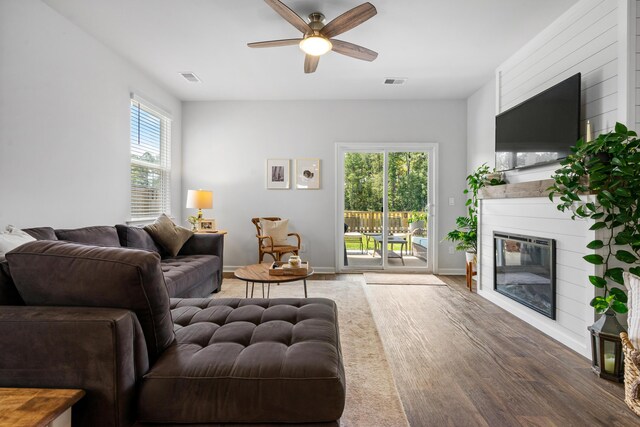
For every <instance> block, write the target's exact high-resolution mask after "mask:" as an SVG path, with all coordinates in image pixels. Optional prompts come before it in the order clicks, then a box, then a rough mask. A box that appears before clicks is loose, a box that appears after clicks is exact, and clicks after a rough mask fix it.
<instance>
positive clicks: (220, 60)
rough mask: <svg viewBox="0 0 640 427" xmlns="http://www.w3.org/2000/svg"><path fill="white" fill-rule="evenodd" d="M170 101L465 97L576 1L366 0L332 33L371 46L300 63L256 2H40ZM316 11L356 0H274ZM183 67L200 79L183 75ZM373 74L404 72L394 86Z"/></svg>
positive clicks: (288, 29)
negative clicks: (355, 16) (365, 16)
mask: <svg viewBox="0 0 640 427" xmlns="http://www.w3.org/2000/svg"><path fill="white" fill-rule="evenodd" d="M44 1H45V3H47V4H49V5H50V6H51V7H52V8H54V9H55V10H57V11H58V12H59V13H61V14H62V15H64V16H66V17H67V18H68V19H70V20H71V21H72V22H74V23H75V24H77V25H78V26H79V27H81V28H82V29H84V30H85V31H86V32H87V33H89V34H91V35H93V36H94V37H96V38H97V39H98V40H100V41H102V42H103V43H104V44H106V45H107V46H109V47H110V48H112V49H113V50H114V51H116V52H118V53H119V54H121V55H122V56H124V57H125V58H127V59H129V60H130V61H131V62H133V63H134V64H136V65H137V66H138V67H139V68H141V69H142V70H144V71H145V72H146V73H147V74H149V75H150V76H152V77H153V78H154V79H156V80H157V81H158V82H159V83H160V84H162V85H163V86H164V87H166V88H167V89H169V90H170V91H171V92H172V93H173V94H174V95H176V96H177V97H178V98H180V99H182V100H236V99H237V100H245V99H250V100H259V99H439V98H466V97H468V96H469V95H471V94H472V93H473V92H475V91H476V90H477V89H478V88H479V87H480V86H482V85H483V84H484V83H486V82H487V81H488V80H489V79H491V78H492V76H493V72H494V70H495V68H496V67H497V66H498V65H499V64H500V63H501V62H503V61H504V60H505V59H507V58H508V57H509V56H510V55H511V54H513V53H514V52H515V51H516V50H517V49H518V48H520V47H521V46H523V45H524V44H525V43H526V42H527V41H528V40H530V39H531V38H532V37H533V36H535V35H536V34H537V33H539V32H540V31H541V30H542V29H543V28H545V27H546V26H547V25H549V24H550V23H551V22H553V20H555V19H556V18H557V17H558V16H559V15H560V14H562V13H563V12H564V11H565V10H567V9H568V8H569V7H570V6H572V5H573V4H574V3H576V0H535V1H533V0H455V1H454V0H428V1H425V0H371V2H372V3H373V4H374V5H375V6H376V8H377V9H378V14H377V15H376V16H375V17H373V18H372V19H370V20H369V21H367V22H365V23H364V24H362V25H361V26H359V27H357V28H355V29H353V30H351V31H349V32H347V33H344V34H342V35H340V36H339V38H340V39H341V40H345V41H349V42H352V43H356V44H359V45H362V46H365V47H368V48H370V49H373V50H375V51H377V52H378V53H379V56H378V59H376V60H375V61H374V62H372V63H369V62H365V61H359V60H356V59H352V58H349V57H346V56H343V55H339V54H336V53H333V52H330V53H328V54H327V55H325V56H323V57H322V58H321V60H320V65H319V67H318V71H317V72H316V73H315V74H304V73H303V68H302V65H303V59H304V56H303V54H302V52H301V51H300V49H299V48H298V47H296V46H289V47H279V48H272V49H249V48H248V47H247V46H246V43H247V42H253V41H262V40H273V39H281V38H295V37H299V36H300V33H299V32H298V30H296V29H295V28H294V27H292V26H291V25H290V24H288V23H287V22H286V21H284V20H283V19H282V18H281V17H280V16H279V15H277V14H276V13H275V12H274V11H273V10H272V9H271V8H270V7H269V6H268V5H267V4H265V3H264V2H263V1H261V0H44ZM284 3H285V4H287V5H288V6H289V7H290V8H292V9H293V10H294V11H295V12H296V13H298V14H299V15H300V16H302V17H306V16H307V15H308V14H309V13H311V12H314V11H316V10H317V11H320V12H322V13H324V15H325V16H326V18H327V21H330V20H331V19H333V18H335V17H336V16H338V15H340V14H341V13H343V12H345V11H346V10H348V9H351V8H352V7H355V6H357V5H358V4H360V3H363V0H284ZM180 71H193V72H194V73H196V74H197V75H198V76H199V77H200V78H201V79H202V83H198V84H193V83H188V82H186V81H185V80H184V79H183V78H182V77H181V76H180V75H179V74H178V72H180ZM385 77H408V79H409V80H408V82H407V83H406V84H405V85H404V86H388V85H383V84H382V81H383V79H384V78H385Z"/></svg>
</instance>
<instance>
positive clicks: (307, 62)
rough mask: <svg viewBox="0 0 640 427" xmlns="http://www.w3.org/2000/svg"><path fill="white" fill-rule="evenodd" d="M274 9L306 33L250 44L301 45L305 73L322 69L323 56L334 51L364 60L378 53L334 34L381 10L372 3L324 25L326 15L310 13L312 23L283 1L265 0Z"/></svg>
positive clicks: (374, 56)
mask: <svg viewBox="0 0 640 427" xmlns="http://www.w3.org/2000/svg"><path fill="white" fill-rule="evenodd" d="M264 1H265V2H266V3H267V4H268V5H269V6H271V8H273V10H275V11H276V12H277V13H278V14H279V15H280V16H282V17H283V18H284V19H285V20H286V21H287V22H288V23H290V24H291V25H293V26H294V27H296V28H297V29H298V30H300V31H301V32H302V34H303V36H302V37H300V38H296V39H283V40H270V41H264V42H255V43H247V46H249V47H280V46H293V45H299V46H300V49H302V50H303V51H304V53H305V57H304V72H305V73H313V72H315V71H316V69H317V68H318V62H319V61H320V56H322V55H324V54H325V53H327V52H329V51H330V50H332V51H334V52H337V53H340V54H342V55H346V56H350V57H352V58H356V59H361V60H363V61H373V60H374V59H376V57H377V56H378V54H377V53H376V52H374V51H372V50H370V49H367V48H366V47H362V46H358V45H357V44H353V43H348V42H344V41H342V40H337V39H334V38H333V37H335V36H337V35H340V34H342V33H344V32H346V31H349V30H351V29H353V28H355V27H357V26H358V25H360V24H362V23H363V22H365V21H366V20H368V19H370V18H372V17H373V16H375V15H376V13H378V11H377V10H376V8H375V7H374V6H373V5H372V4H371V3H368V2H367V3H363V4H361V5H360V6H356V7H354V8H353V9H351V10H349V11H347V12H345V13H343V14H342V15H340V16H338V17H337V18H336V19H334V20H333V21H331V22H329V23H328V24H326V25H325V24H324V20H325V19H324V15H323V14H322V13H320V12H314V13H312V14H310V15H309V23H307V22H306V21H305V20H304V19H302V18H301V17H300V16H299V15H298V14H296V13H295V12H294V11H293V10H291V9H289V8H288V7H287V6H286V5H285V4H284V3H282V2H281V1H279V0H264Z"/></svg>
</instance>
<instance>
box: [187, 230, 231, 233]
mask: <svg viewBox="0 0 640 427" xmlns="http://www.w3.org/2000/svg"><path fill="white" fill-rule="evenodd" d="M194 233H196V234H227V230H215V231H201V230H200V231H194Z"/></svg>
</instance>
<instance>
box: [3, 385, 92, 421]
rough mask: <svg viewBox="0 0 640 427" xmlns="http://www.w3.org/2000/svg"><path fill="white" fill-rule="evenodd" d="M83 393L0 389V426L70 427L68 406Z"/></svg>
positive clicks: (81, 391)
mask: <svg viewBox="0 0 640 427" xmlns="http://www.w3.org/2000/svg"><path fill="white" fill-rule="evenodd" d="M84 394H85V393H84V390H73V389H54V388H0V408H1V409H2V410H0V427H9V426H11V427H71V407H72V406H73V405H74V404H75V403H76V402H78V400H80V399H81V398H82V396H84Z"/></svg>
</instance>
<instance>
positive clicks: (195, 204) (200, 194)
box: [187, 190, 213, 219]
mask: <svg viewBox="0 0 640 427" xmlns="http://www.w3.org/2000/svg"><path fill="white" fill-rule="evenodd" d="M211 208H213V191H207V190H189V191H188V192H187V209H198V219H202V209H211Z"/></svg>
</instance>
